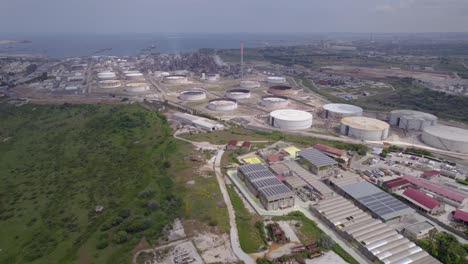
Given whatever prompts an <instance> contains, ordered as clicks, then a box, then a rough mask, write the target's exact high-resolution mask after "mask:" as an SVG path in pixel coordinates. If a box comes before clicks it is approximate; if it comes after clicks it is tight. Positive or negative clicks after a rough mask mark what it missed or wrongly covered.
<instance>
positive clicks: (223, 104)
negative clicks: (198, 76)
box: [208, 98, 237, 111]
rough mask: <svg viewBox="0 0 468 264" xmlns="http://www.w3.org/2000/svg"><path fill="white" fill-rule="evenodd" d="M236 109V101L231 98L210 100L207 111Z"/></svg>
mask: <svg viewBox="0 0 468 264" xmlns="http://www.w3.org/2000/svg"><path fill="white" fill-rule="evenodd" d="M236 108H237V100H236V99H231V98H218V99H213V100H210V102H209V103H208V109H210V110H213V111H231V110H234V109H236Z"/></svg>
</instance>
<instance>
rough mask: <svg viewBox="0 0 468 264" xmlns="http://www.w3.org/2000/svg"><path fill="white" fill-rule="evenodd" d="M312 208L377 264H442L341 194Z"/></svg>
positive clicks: (311, 208)
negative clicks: (354, 242)
mask: <svg viewBox="0 0 468 264" xmlns="http://www.w3.org/2000/svg"><path fill="white" fill-rule="evenodd" d="M310 210H311V211H312V212H313V213H314V214H316V215H317V216H318V217H319V218H321V219H322V220H324V221H325V223H327V224H328V225H329V226H331V227H332V228H333V229H334V230H335V231H337V232H338V233H339V234H340V235H341V236H342V237H344V238H345V239H347V240H348V241H353V240H354V241H356V242H358V249H359V251H360V252H362V253H363V254H364V255H365V256H366V257H368V258H369V259H370V260H371V261H373V262H374V263H376V261H378V262H377V263H385V264H387V263H388V264H390V263H424V264H437V263H440V262H439V261H438V260H436V259H435V258H433V257H431V256H430V255H429V254H428V253H427V252H425V251H424V250H422V249H421V248H420V247H418V246H417V245H416V244H414V243H413V242H411V241H409V240H408V239H407V238H405V237H403V236H402V235H400V234H398V232H397V231H395V230H394V229H393V228H392V227H390V226H388V225H387V224H386V223H383V222H382V221H381V220H378V219H374V218H372V217H371V216H370V215H369V214H367V213H365V212H364V211H363V210H361V209H360V208H358V207H357V206H355V205H354V204H353V203H351V202H350V201H348V200H346V199H344V198H343V197H341V196H335V197H333V198H330V199H327V200H322V201H319V202H318V204H317V205H315V206H310Z"/></svg>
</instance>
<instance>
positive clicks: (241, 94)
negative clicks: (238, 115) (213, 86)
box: [226, 89, 250, 100]
mask: <svg viewBox="0 0 468 264" xmlns="http://www.w3.org/2000/svg"><path fill="white" fill-rule="evenodd" d="M226 97H227V98H231V99H236V100H239V99H247V98H249V97H250V91H249V90H247V89H231V90H227V91H226Z"/></svg>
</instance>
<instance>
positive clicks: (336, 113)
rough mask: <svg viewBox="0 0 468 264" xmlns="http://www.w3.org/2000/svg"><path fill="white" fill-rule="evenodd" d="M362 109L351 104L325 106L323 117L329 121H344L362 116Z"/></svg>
mask: <svg viewBox="0 0 468 264" xmlns="http://www.w3.org/2000/svg"><path fill="white" fill-rule="evenodd" d="M362 112H363V110H362V108H361V107H359V106H355V105H350V104H326V105H324V106H323V112H322V117H323V118H327V119H342V118H344V117H348V116H362Z"/></svg>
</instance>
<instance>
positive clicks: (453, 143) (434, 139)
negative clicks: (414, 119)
mask: <svg viewBox="0 0 468 264" xmlns="http://www.w3.org/2000/svg"><path fill="white" fill-rule="evenodd" d="M421 139H422V141H423V142H424V143H426V144H428V145H430V146H433V147H436V148H439V149H444V150H448V151H454V152H460V153H468V130H466V129H462V128H458V127H450V126H444V125H436V126H427V127H425V128H424V129H423V133H422V136H421Z"/></svg>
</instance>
